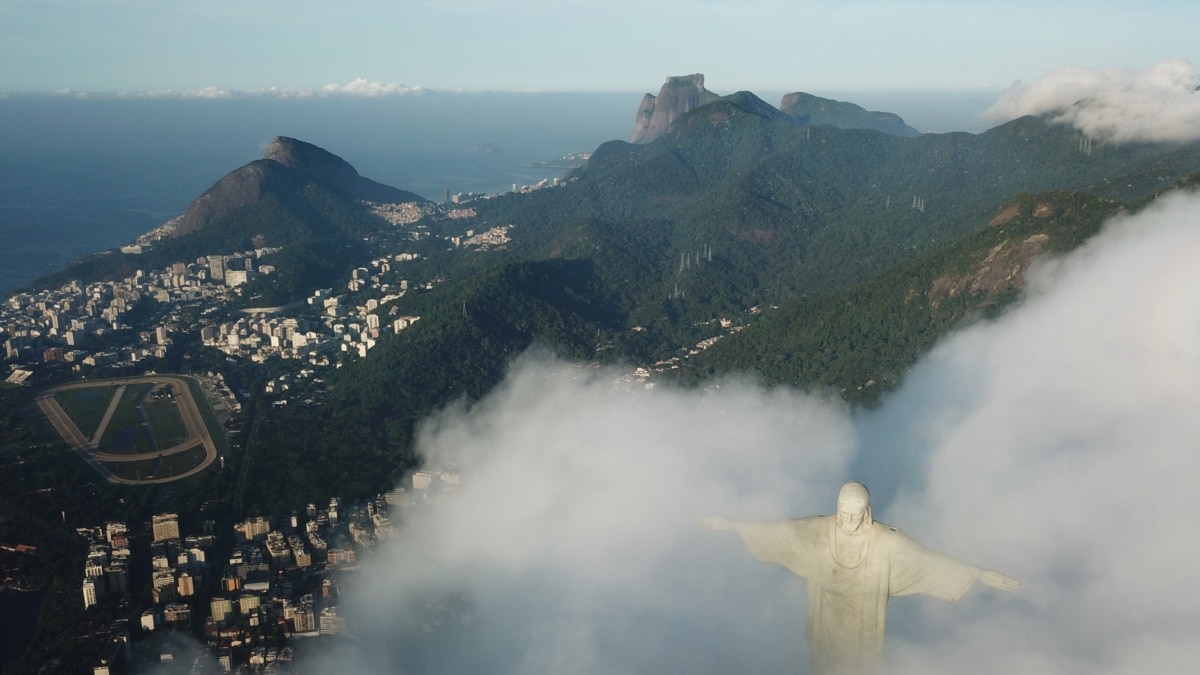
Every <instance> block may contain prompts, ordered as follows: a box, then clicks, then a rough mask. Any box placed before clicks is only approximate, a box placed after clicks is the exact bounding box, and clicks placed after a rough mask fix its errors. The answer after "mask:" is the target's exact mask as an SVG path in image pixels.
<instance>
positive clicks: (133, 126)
mask: <svg viewBox="0 0 1200 675" xmlns="http://www.w3.org/2000/svg"><path fill="white" fill-rule="evenodd" d="M815 93H817V94H818V95H823V96H828V97H830V98H837V99H839V100H850V101H854V102H856V103H859V104H860V105H863V106H864V107H867V108H869V109H874V110H888V111H891V112H896V113H898V114H900V115H901V116H902V117H904V118H905V120H906V121H907V122H908V123H909V124H910V125H912V126H914V127H916V128H918V129H920V130H922V131H938V132H940V131H951V130H967V131H979V130H982V129H983V128H984V123H983V122H982V121H981V119H980V117H979V114H980V113H981V112H982V110H983V109H984V108H986V107H987V104H988V103H990V102H991V101H992V100H993V99H994V94H990V93H986V92H984V93H980V92H974V93H966V94H963V93H953V92H940V93H933V94H930V93H903V92H890V93H871V92H857V93H838V92H825V93H822V92H815ZM641 96H642V93H640V92H629V93H601V94H582V93H469V94H464V93H458V94H456V93H425V94H422V95H417V96H399V97H382V98H358V97H328V98H321V97H310V98H274V97H266V96H250V97H237V98H230V99H216V100H208V99H180V98H137V97H114V96H107V97H105V96H92V97H74V96H65V95H54V96H7V97H5V96H3V95H0V297H7V296H8V295H9V294H10V293H12V292H13V291H14V290H16V289H19V288H22V287H25V286H26V285H28V284H29V283H30V282H32V281H33V280H35V279H37V278H39V277H41V276H44V275H46V274H49V273H51V272H54V271H56V270H58V269H61V268H62V267H63V266H64V265H66V264H67V263H68V262H70V261H72V260H74V259H76V258H78V257H80V256H82V255H85V254H88V253H92V252H95V251H100V250H105V249H110V248H113V247H116V246H119V245H122V244H125V243H128V242H130V241H132V240H133V239H135V238H136V237H137V236H138V235H140V234H142V233H144V232H146V231H148V230H150V229H153V228H154V227H156V226H158V225H160V224H162V223H163V222H165V221H167V220H169V219H170V218H173V217H174V216H176V215H179V214H180V213H182V212H183V211H184V210H185V209H186V208H187V206H188V204H189V203H190V202H191V201H192V200H193V199H195V198H196V197H198V196H199V195H200V194H201V193H203V192H204V191H205V190H206V189H208V188H209V187H210V186H211V185H212V184H213V183H215V182H216V181H217V180H219V179H220V178H221V177H222V176H224V175H225V174H226V173H228V172H230V171H232V170H234V169H236V168H238V167H240V166H241V165H243V164H245V163H246V162H249V161H251V160H254V159H258V158H260V157H261V156H262V153H263V151H264V150H265V149H266V147H267V144H268V143H270V141H271V139H273V138H274V137H275V136H280V135H283V136H292V137H294V138H298V139H300V140H303V141H307V142H310V143H314V144H316V145H319V146H321V147H323V148H325V149H326V150H328V151H330V152H332V153H334V154H336V155H338V156H340V157H342V158H343V159H345V160H346V161H348V162H350V163H351V164H352V165H354V167H355V168H356V169H358V172H359V173H360V174H362V175H364V176H367V177H368V178H372V179H374V180H377V181H379V182H382V183H386V184H388V185H393V186H395V187H398V188H401V189H405V190H411V191H413V192H416V193H417V194H420V195H422V196H424V197H426V198H428V199H432V200H435V201H441V200H442V199H443V197H444V195H445V193H446V191H447V190H449V191H450V193H451V194H453V193H458V192H501V191H504V190H508V189H511V187H512V185H513V184H514V183H517V184H520V185H528V184H532V183H536V182H537V181H539V180H541V179H543V178H552V177H554V176H556V175H559V174H560V173H561V171H560V170H553V169H534V168H530V167H529V166H528V164H529V163H530V162H533V161H545V160H550V159H554V158H556V157H560V156H562V155H565V154H568V153H576V152H589V151H591V150H594V149H595V148H596V147H597V146H598V145H600V144H601V143H603V142H605V141H609V140H614V139H628V138H629V135H630V133H631V132H632V130H633V120H634V115H635V113H636V111H637V107H638V103H639V102H640V100H641ZM760 96H762V97H763V98H764V100H766V101H768V102H770V103H772V104H774V105H777V104H778V103H779V98H780V96H781V93H780V92H771V93H762V94H760ZM485 144H486V145H491V146H494V147H495V148H496V149H497V151H496V152H492V153H482V152H478V151H477V150H476V148H477V147H478V146H481V145H485Z"/></svg>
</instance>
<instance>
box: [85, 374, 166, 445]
mask: <svg viewBox="0 0 1200 675" xmlns="http://www.w3.org/2000/svg"><path fill="white" fill-rule="evenodd" d="M151 386H152V385H149V384H135V385H130V386H129V387H127V388H126V389H125V393H124V395H122V396H121V402H120V403H118V404H117V409H116V410H115V411H113V416H112V417H111V418H110V419H109V421H108V426H107V427H105V428H104V434H103V435H102V436H101V437H100V443H99V444H98V446H97V447H98V448H99V449H100V451H101V452H111V453H115V454H122V455H135V454H141V453H143V452H153V451H154V445H153V443H152V442H151V440H150V433H149V430H148V429H147V428H146V426H145V425H143V424H142V418H141V416H140V415H138V410H137V404H138V401H140V400H141V398H142V396H144V395H145V394H146V392H148V391H150V388H151Z"/></svg>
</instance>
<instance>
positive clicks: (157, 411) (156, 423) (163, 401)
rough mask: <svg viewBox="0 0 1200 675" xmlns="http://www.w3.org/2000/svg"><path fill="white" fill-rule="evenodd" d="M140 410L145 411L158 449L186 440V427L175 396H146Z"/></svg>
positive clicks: (164, 448)
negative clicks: (156, 397) (157, 397)
mask: <svg viewBox="0 0 1200 675" xmlns="http://www.w3.org/2000/svg"><path fill="white" fill-rule="evenodd" d="M197 405H199V404H197ZM142 412H144V413H146V419H148V420H149V421H150V430H151V431H152V432H153V434H154V440H155V442H157V443H158V449H159V450H166V449H167V448H171V447H174V446H176V445H178V444H180V443H182V442H184V441H186V440H187V427H186V426H184V423H183V416H182V415H181V414H180V413H179V403H178V401H176V400H175V397H171V398H160V399H155V398H152V397H147V398H146V400H145V401H143V402H142Z"/></svg>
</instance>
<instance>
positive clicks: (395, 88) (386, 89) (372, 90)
mask: <svg viewBox="0 0 1200 675" xmlns="http://www.w3.org/2000/svg"><path fill="white" fill-rule="evenodd" d="M424 91H425V89H424V88H422V87H408V86H405V85H402V84H395V83H386V82H377V81H374V80H368V79H366V78H364V77H356V78H354V79H353V80H351V81H349V82H347V83H346V84H338V83H336V82H333V83H330V84H327V85H325V86H324V87H322V88H321V94H323V95H329V94H353V95H355V96H396V95H402V94H420V93H423V92H424Z"/></svg>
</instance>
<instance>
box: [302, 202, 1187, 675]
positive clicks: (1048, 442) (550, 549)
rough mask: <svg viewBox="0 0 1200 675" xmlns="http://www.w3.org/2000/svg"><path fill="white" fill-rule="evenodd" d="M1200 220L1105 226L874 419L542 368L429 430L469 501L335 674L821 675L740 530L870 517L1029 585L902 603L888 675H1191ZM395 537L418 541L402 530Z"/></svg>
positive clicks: (758, 393)
mask: <svg viewBox="0 0 1200 675" xmlns="http://www.w3.org/2000/svg"><path fill="white" fill-rule="evenodd" d="M1197 260H1200V198H1198V197H1195V196H1186V197H1183V196H1180V197H1172V198H1169V199H1166V200H1163V201H1162V202H1161V203H1160V204H1158V205H1156V206H1154V207H1152V208H1150V209H1148V210H1147V211H1145V212H1143V213H1141V214H1139V215H1137V216H1135V217H1128V218H1121V219H1118V220H1116V221H1114V222H1113V223H1111V224H1110V225H1109V226H1108V227H1107V228H1106V229H1105V231H1104V232H1103V234H1101V235H1100V236H1098V237H1097V238H1096V239H1095V240H1094V241H1093V242H1091V243H1090V244H1089V245H1087V246H1086V247H1084V248H1083V249H1081V250H1079V251H1077V252H1076V253H1074V254H1072V255H1070V256H1069V257H1067V258H1065V259H1062V260H1059V261H1056V262H1054V263H1051V264H1047V265H1044V266H1043V267H1042V268H1041V269H1040V270H1038V271H1037V273H1036V278H1035V279H1034V281H1033V283H1032V285H1031V287H1030V291H1029V293H1030V295H1029V298H1028V299H1027V300H1026V301H1025V302H1024V303H1023V304H1022V306H1021V307H1019V308H1017V309H1016V310H1014V311H1013V312H1011V313H1009V314H1007V315H1006V316H1005V317H1003V318H1002V319H1001V320H999V321H997V322H995V323H989V324H979V325H976V326H973V327H971V328H969V329H967V330H964V331H963V332H961V333H959V334H957V335H955V336H953V337H951V338H950V339H948V340H947V341H945V342H944V343H943V344H942V345H940V346H939V347H938V348H937V349H936V350H935V351H934V352H933V353H931V354H930V355H929V357H928V358H926V359H925V360H924V361H923V362H922V363H921V364H920V365H919V366H918V367H917V368H916V369H914V371H913V372H912V373H911V375H910V376H909V378H908V380H907V382H906V383H905V385H904V387H903V388H902V389H901V390H900V391H898V392H897V393H896V394H895V395H894V396H892V397H891V399H889V400H888V401H887V402H885V404H884V406H883V407H882V408H880V409H879V410H876V411H873V412H871V413H867V414H864V413H859V414H854V415H852V414H850V413H849V412H848V411H847V410H845V409H843V408H842V407H841V406H839V405H837V404H834V403H831V402H829V401H826V400H822V399H818V398H813V397H809V396H805V395H802V394H797V393H793V392H788V391H782V390H772V391H762V390H760V389H756V388H754V387H752V386H749V385H744V384H737V383H725V384H723V385H722V386H720V387H716V386H715V385H714V386H712V387H710V388H709V389H708V391H706V392H696V393H682V392H677V391H668V390H665V389H663V388H661V387H660V388H657V389H653V390H649V391H644V390H640V389H639V390H629V388H626V387H622V386H619V385H618V384H616V383H614V380H613V377H612V374H611V373H608V372H605V371H595V370H587V369H573V368H570V367H566V366H564V365H563V364H557V363H546V362H545V360H542V359H538V358H536V357H529V358H527V359H525V360H524V361H523V362H522V363H519V364H518V365H517V366H516V367H515V368H514V371H513V373H512V374H511V376H510V377H509V378H508V380H507V381H506V383H505V384H504V385H503V386H501V387H500V388H499V389H498V390H497V391H496V392H495V393H494V394H493V395H492V396H490V397H489V398H488V399H487V400H486V401H485V402H484V403H483V404H482V405H481V406H479V407H478V408H476V409H475V410H473V411H449V412H447V413H445V414H444V415H442V416H441V417H440V418H438V419H437V420H435V421H433V422H431V423H430V424H429V425H428V426H427V427H426V428H425V430H424V433H423V435H422V438H421V447H422V448H423V449H424V452H425V454H426V456H427V458H428V463H429V466H431V467H438V466H442V465H447V464H454V465H456V466H458V467H459V474H460V476H461V488H460V490H459V492H458V493H457V494H455V495H452V496H448V497H446V498H444V499H443V500H442V501H441V502H440V503H439V504H438V505H437V506H436V507H430V506H425V507H420V508H418V507H416V506H414V507H411V508H409V509H408V510H406V511H404V515H403V516H401V517H402V518H403V520H404V524H403V526H402V527H401V529H400V531H399V532H398V533H397V535H396V536H395V537H394V538H393V539H392V540H390V541H389V542H388V543H387V545H386V546H385V547H383V548H382V549H381V550H380V551H379V552H378V553H377V554H376V555H374V556H373V558H372V560H371V562H370V564H369V565H368V566H367V569H365V570H364V572H363V573H362V577H361V578H359V579H356V580H355V581H354V582H353V584H348V585H347V586H348V587H349V586H353V587H354V588H355V589H357V590H356V591H355V592H354V593H353V595H350V596H349V597H343V600H342V604H343V607H344V610H345V613H346V614H348V615H349V616H350V617H351V620H352V621H353V624H352V627H351V632H353V633H354V634H355V635H356V636H357V640H356V641H355V642H353V644H352V646H350V647H348V648H346V649H344V650H338V651H337V652H336V653H334V654H329V655H326V656H325V658H328V659H330V660H331V662H330V663H329V664H325V665H327V666H329V667H333V663H336V664H337V667H338V668H339V670H340V671H341V672H363V673H367V672H384V671H387V672H409V673H441V672H488V673H552V672H570V673H587V674H591V673H730V672H754V673H782V672H797V671H798V670H799V671H800V672H807V668H808V654H807V647H806V645H805V644H804V640H803V622H804V603H805V599H804V582H803V581H802V580H800V579H799V578H797V577H795V576H793V575H791V574H790V573H788V572H787V571H785V570H783V569H781V568H777V567H773V566H768V565H764V564H761V563H758V562H756V561H755V560H754V559H753V558H752V557H751V556H750V554H749V553H748V552H747V551H746V550H745V548H744V547H743V546H742V544H741V542H740V541H739V540H738V539H737V537H736V536H734V535H731V534H729V533H721V532H713V531H709V530H705V529H703V528H700V527H698V526H697V525H696V523H695V517H696V516H698V515H702V514H709V513H720V514H724V515H728V516H731V517H735V518H743V519H759V518H778V517H787V516H798V515H808V514H813V513H828V512H830V511H832V509H833V506H834V500H835V498H836V494H837V490H838V488H839V487H840V485H841V483H842V482H843V481H845V480H848V479H862V480H864V481H866V482H867V483H868V485H869V486H870V487H871V488H872V491H873V493H874V495H875V499H876V508H875V515H876V517H877V518H878V519H880V520H883V521H885V522H889V523H891V524H893V525H897V526H899V527H900V528H902V529H904V530H905V531H907V532H908V533H909V534H911V535H912V536H914V537H915V538H917V539H918V540H920V541H922V542H924V543H926V544H928V545H930V546H932V547H934V548H938V549H940V550H943V551H945V552H947V553H950V554H952V555H955V556H956V557H959V558H961V559H964V560H967V561H970V562H974V563H978V564H981V565H985V566H988V567H994V568H996V569H999V570H1002V571H1004V572H1006V573H1008V574H1011V575H1013V576H1015V577H1017V578H1019V579H1020V580H1021V581H1022V582H1023V584H1024V585H1023V587H1022V588H1021V589H1020V590H1018V591H1017V592H1016V593H1013V594H1007V593H1002V592H999V591H996V590H993V589H989V588H986V587H981V586H978V585H977V587H976V588H975V589H972V591H971V592H970V593H968V594H967V596H966V597H965V598H964V599H963V600H961V601H960V602H959V603H957V604H950V603H944V602H941V601H938V600H934V599H931V598H919V597H917V598H912V597H905V598H897V599H894V600H893V601H892V603H891V605H890V608H891V612H890V614H889V626H888V630H889V633H888V635H889V637H888V644H887V654H888V659H889V666H890V667H889V672H900V673H931V672H946V673H957V672H973V673H997V674H999V673H1006V674H1007V673H1013V672H1022V673H1092V672H1106V673H1130V674H1131V675H1132V674H1134V673H1139V674H1140V673H1144V672H1190V671H1191V670H1192V669H1193V668H1194V665H1193V661H1194V660H1195V649H1194V646H1195V636H1196V635H1197V634H1200V609H1198V608H1200V585H1198V584H1196V583H1194V579H1193V578H1194V575H1195V574H1196V570H1197V569H1200V541H1197V537H1196V536H1195V533H1196V528H1195V526H1194V524H1193V522H1192V518H1193V514H1195V513H1197V512H1200V490H1197V489H1196V482H1197V477H1200V450H1198V448H1197V446H1198V441H1197V439H1200V415H1198V414H1197V411H1200V265H1197V264H1196V261H1197ZM398 518H399V517H398Z"/></svg>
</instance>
